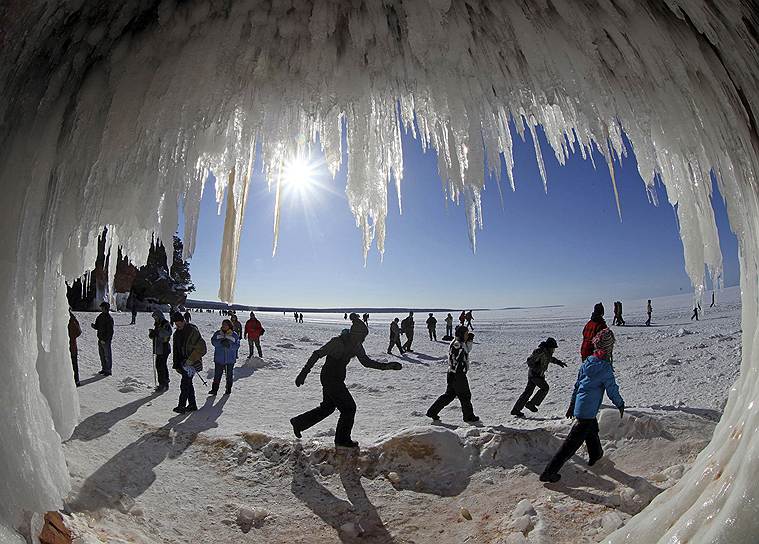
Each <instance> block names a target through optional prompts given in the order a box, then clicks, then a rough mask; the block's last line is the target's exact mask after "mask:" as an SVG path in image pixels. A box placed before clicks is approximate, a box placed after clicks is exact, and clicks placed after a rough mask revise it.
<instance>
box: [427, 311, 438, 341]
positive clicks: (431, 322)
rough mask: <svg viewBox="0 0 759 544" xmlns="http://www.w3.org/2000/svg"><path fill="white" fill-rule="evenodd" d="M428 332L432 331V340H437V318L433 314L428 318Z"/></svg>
mask: <svg viewBox="0 0 759 544" xmlns="http://www.w3.org/2000/svg"><path fill="white" fill-rule="evenodd" d="M427 332H428V333H430V340H434V341H435V342H437V319H435V316H434V315H432V314H430V316H429V317H428V318H427Z"/></svg>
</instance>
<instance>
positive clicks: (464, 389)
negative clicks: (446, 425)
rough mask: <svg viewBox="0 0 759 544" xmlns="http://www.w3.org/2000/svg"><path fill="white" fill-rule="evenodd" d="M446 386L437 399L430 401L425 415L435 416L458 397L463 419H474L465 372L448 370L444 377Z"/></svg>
mask: <svg viewBox="0 0 759 544" xmlns="http://www.w3.org/2000/svg"><path fill="white" fill-rule="evenodd" d="M446 380H447V386H446V388H445V393H443V394H442V395H440V397H438V399H437V400H436V401H435V402H433V403H432V406H430V408H429V410H427V415H428V416H429V417H433V416H437V415H438V414H439V413H440V410H442V409H443V408H445V407H446V406H448V405H449V404H450V403H451V402H453V400H454V399H455V398H458V399H459V402H460V403H461V412H462V414H463V416H464V421H467V420H470V419H474V417H475V416H474V408H473V407H472V392H471V391H470V390H469V380H468V379H467V377H466V374H464V373H461V372H456V373H454V372H448V376H447V378H446Z"/></svg>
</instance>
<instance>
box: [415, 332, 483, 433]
mask: <svg viewBox="0 0 759 544" xmlns="http://www.w3.org/2000/svg"><path fill="white" fill-rule="evenodd" d="M473 344H474V333H471V332H469V329H467V328H466V326H465V325H459V326H458V327H456V337H455V339H454V340H453V342H451V345H450V347H449V348H448V373H447V377H446V382H447V386H446V389H445V393H443V394H442V395H440V397H439V398H438V399H437V400H436V401H435V402H434V403H432V406H430V407H429V409H428V410H427V417H429V418H431V419H432V420H433V421H439V420H440V416H439V415H438V414H440V410H442V409H443V408H445V407H446V406H448V405H449V404H450V403H451V402H453V399H455V398H457V397H458V399H459V402H460V403H461V412H462V415H463V416H464V421H465V422H467V423H476V422H477V421H479V420H480V418H478V417H477V416H476V415H474V408H473V407H472V392H471V391H470V389H469V380H468V379H467V377H466V374H467V372H468V371H469V353H470V352H471V351H472V345H473Z"/></svg>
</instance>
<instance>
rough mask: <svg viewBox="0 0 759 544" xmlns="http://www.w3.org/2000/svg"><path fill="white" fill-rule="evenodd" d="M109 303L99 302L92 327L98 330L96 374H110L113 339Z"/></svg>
mask: <svg viewBox="0 0 759 544" xmlns="http://www.w3.org/2000/svg"><path fill="white" fill-rule="evenodd" d="M110 308H111V305H110V304H108V303H107V302H101V303H100V310H101V311H100V313H99V314H98V316H97V318H95V322H94V323H92V325H91V326H92V328H93V329H95V330H96V331H98V333H97V337H98V355H100V366H101V370H100V372H98V374H102V375H103V376H110V375H111V371H112V370H113V355H112V353H111V341H112V340H113V318H112V317H111V314H110V312H109V311H108V310H110Z"/></svg>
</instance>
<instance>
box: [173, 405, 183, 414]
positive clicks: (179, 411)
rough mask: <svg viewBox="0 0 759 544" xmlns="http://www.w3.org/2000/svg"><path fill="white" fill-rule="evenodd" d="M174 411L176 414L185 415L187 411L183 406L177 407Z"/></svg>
mask: <svg viewBox="0 0 759 544" xmlns="http://www.w3.org/2000/svg"><path fill="white" fill-rule="evenodd" d="M172 411H174V412H176V413H177V414H184V413H185V412H186V411H187V409H186V408H183V407H182V406H177V407H175V408H172Z"/></svg>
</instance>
